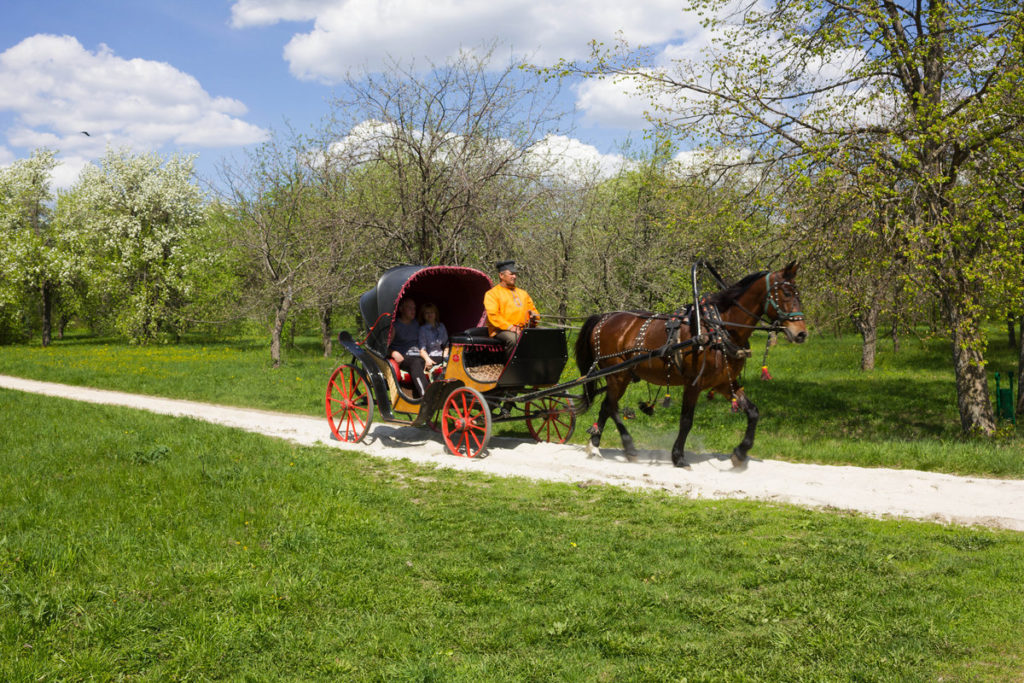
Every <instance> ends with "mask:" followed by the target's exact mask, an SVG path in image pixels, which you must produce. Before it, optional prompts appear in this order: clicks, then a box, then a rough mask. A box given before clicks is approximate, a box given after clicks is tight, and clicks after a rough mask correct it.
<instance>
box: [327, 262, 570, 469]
mask: <svg viewBox="0 0 1024 683" xmlns="http://www.w3.org/2000/svg"><path fill="white" fill-rule="evenodd" d="M491 286H492V282H491V279H490V277H488V276H487V275H485V274H484V273H482V272H480V271H479V270H475V269H473V268H465V267H456V266H426V267H424V266H398V267H396V268H392V269H390V270H388V271H387V272H385V273H384V274H383V275H381V277H380V279H379V280H378V281H377V285H376V287H374V288H372V289H370V290H369V291H367V292H366V293H364V294H363V295H362V296H361V297H360V299H359V313H360V316H361V317H362V320H363V322H364V327H365V329H364V334H365V337H364V339H363V340H362V341H359V342H357V341H355V340H354V339H353V337H352V335H350V334H349V333H347V332H342V333H341V334H340V335H339V339H340V341H341V344H342V345H343V346H344V347H345V349H346V350H347V351H348V352H349V353H351V354H352V361H351V362H350V363H347V364H344V365H341V366H340V367H338V368H337V369H336V370H335V371H334V373H333V374H332V375H331V378H330V380H329V381H328V383H327V396H326V409H327V418H328V421H329V422H330V425H331V433H332V434H333V436H334V437H335V438H336V439H339V440H341V441H345V442H349V443H355V442H359V441H361V440H362V439H363V438H364V437H365V436H366V434H367V432H368V431H369V428H370V424H371V423H372V421H373V419H374V417H375V415H379V417H380V419H382V420H383V421H385V422H391V423H398V424H409V425H414V426H424V427H438V428H440V431H441V433H442V435H443V437H444V443H445V446H446V447H447V448H448V450H449V451H450V452H451V453H453V454H455V455H462V456H467V457H474V456H477V455H479V454H480V453H481V452H482V451H483V449H484V448H485V447H486V445H487V442H488V440H489V439H490V436H491V428H492V425H493V424H495V423H499V422H509V421H525V422H526V426H527V428H528V429H529V431H530V434H531V435H532V436H533V437H534V438H535V439H536V440H538V441H551V442H557V443H563V442H565V441H566V440H567V439H568V438H569V437H570V436H571V435H572V432H573V429H574V428H575V425H576V416H575V414H574V412H573V409H572V399H571V397H570V396H569V395H568V394H564V393H563V392H560V391H558V390H555V391H549V392H545V391H543V389H544V388H547V387H551V386H552V385H554V384H556V383H557V382H558V380H559V378H560V377H561V374H562V370H563V369H564V368H565V362H566V360H567V359H568V352H567V346H566V338H565V330H561V329H542V328H533V329H527V330H525V331H524V332H523V334H522V336H521V337H520V339H519V342H518V343H517V345H516V347H515V349H514V351H513V352H512V354H511V356H507V354H506V352H505V349H504V347H503V345H502V344H501V343H500V342H498V341H496V340H494V339H493V338H491V337H490V336H488V333H487V328H486V327H481V325H482V324H483V323H484V321H485V313H484V306H483V299H484V294H485V293H486V292H487V290H488V289H490V288H491ZM406 297H409V298H412V299H413V300H415V301H416V302H417V303H418V304H421V305H422V304H425V303H428V302H430V303H433V304H435V305H436V306H437V308H438V311H439V318H440V321H441V322H442V323H444V325H445V327H446V328H447V330H448V333H449V340H450V346H449V349H448V354H447V358H446V362H444V363H441V364H438V365H437V366H435V367H434V368H433V369H432V371H431V372H430V380H431V381H430V383H429V384H428V386H427V389H426V391H425V392H424V393H423V395H422V396H420V397H416V396H415V395H414V392H413V387H412V382H411V378H410V377H409V374H408V373H407V372H405V371H404V370H402V369H400V368H399V367H398V364H397V363H396V362H395V361H394V360H393V359H390V358H389V354H388V344H389V343H390V341H391V337H392V334H393V332H392V323H393V321H394V319H395V316H396V314H397V309H398V304H399V302H400V301H401V300H402V299H404V298H406ZM538 394H539V395H538Z"/></svg>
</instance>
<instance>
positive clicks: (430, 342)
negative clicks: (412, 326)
mask: <svg viewBox="0 0 1024 683" xmlns="http://www.w3.org/2000/svg"><path fill="white" fill-rule="evenodd" d="M418 343H419V345H420V348H421V349H426V350H427V355H428V356H443V355H444V347H445V346H446V345H447V344H448V330H447V329H445V326H444V323H437V325H420V336H419V340H418Z"/></svg>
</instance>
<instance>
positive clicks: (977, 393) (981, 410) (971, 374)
mask: <svg viewBox="0 0 1024 683" xmlns="http://www.w3.org/2000/svg"><path fill="white" fill-rule="evenodd" d="M945 303H946V304H947V308H948V310H947V314H948V317H949V326H950V330H951V331H952V336H953V370H954V372H955V373H956V402H957V408H958V409H959V411H960V427H961V429H963V431H964V433H966V434H971V433H978V434H983V435H985V436H988V435H990V434H992V432H994V431H995V429H996V419H995V413H994V412H993V410H992V402H991V401H990V400H989V395H988V377H987V376H986V374H985V356H984V348H985V345H984V340H983V339H982V335H981V330H980V328H979V326H978V322H977V320H976V319H974V318H973V317H971V316H970V315H966V314H964V313H963V312H962V311H961V310H960V308H959V306H958V305H957V304H956V303H955V302H951V301H947V302H945Z"/></svg>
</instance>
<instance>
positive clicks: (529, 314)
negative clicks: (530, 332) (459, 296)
mask: <svg viewBox="0 0 1024 683" xmlns="http://www.w3.org/2000/svg"><path fill="white" fill-rule="evenodd" d="M496 268H497V269H498V281H499V282H498V284H497V285H495V286H494V287H492V288H491V289H489V290H487V293H486V294H484V309H485V310H486V311H487V331H488V333H490V335H491V336H492V337H494V338H495V339H497V340H498V341H500V342H501V343H502V344H504V346H505V353H506V354H508V355H511V354H512V351H513V350H514V349H515V347H516V343H517V342H518V341H519V335H520V334H522V331H523V328H525V327H534V326H536V324H537V321H538V320H540V313H539V312H538V311H537V307H536V306H534V305H533V299H531V298H530V295H529V294H527V293H526V290H524V289H520V288H518V287H516V276H517V274H516V270H517V269H516V262H515V261H499V262H498V264H497V265H496Z"/></svg>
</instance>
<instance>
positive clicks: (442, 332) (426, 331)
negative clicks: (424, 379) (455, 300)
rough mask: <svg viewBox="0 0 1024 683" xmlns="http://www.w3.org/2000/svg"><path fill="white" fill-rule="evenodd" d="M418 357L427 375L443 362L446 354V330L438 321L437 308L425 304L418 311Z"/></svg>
mask: <svg viewBox="0 0 1024 683" xmlns="http://www.w3.org/2000/svg"><path fill="white" fill-rule="evenodd" d="M419 345H420V357H422V358H423V362H424V364H425V367H426V371H427V372H428V373H429V372H430V369H431V368H433V367H434V366H435V365H440V364H441V363H443V362H444V360H445V357H446V356H447V353H448V330H447V329H446V328H445V326H444V323H443V322H441V321H440V320H439V319H438V311H437V306H435V305H434V304H425V305H424V306H423V307H422V308H421V309H420V337H419Z"/></svg>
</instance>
